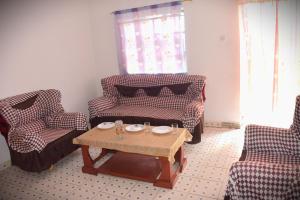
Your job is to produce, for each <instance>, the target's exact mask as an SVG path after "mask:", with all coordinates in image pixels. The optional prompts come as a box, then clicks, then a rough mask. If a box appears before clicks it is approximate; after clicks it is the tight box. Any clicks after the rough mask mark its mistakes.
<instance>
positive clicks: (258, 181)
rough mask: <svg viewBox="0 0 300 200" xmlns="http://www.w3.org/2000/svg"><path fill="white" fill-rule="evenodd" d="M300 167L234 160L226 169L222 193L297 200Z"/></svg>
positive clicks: (240, 197) (234, 196) (245, 196)
mask: <svg viewBox="0 0 300 200" xmlns="http://www.w3.org/2000/svg"><path fill="white" fill-rule="evenodd" d="M299 169H300V168H299V166H297V165H281V164H271V163H264V162H263V163H260V162H254V161H239V162H235V163H233V164H232V166H231V168H230V171H229V180H228V184H227V189H226V194H225V195H226V196H229V197H230V199H248V198H249V197H251V199H297V198H296V197H299V195H300V184H299V183H300V179H299V178H300V174H299Z"/></svg>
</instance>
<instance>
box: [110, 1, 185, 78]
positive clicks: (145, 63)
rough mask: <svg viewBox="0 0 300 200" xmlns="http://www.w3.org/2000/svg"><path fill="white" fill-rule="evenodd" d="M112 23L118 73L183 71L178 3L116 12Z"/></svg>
mask: <svg viewBox="0 0 300 200" xmlns="http://www.w3.org/2000/svg"><path fill="white" fill-rule="evenodd" d="M115 22H116V32H117V42H118V57H119V66H120V69H121V72H123V73H129V74H141V73H148V74H149V73H150V74H153V73H184V72H186V59H185V58H186V55H185V30H184V14H183V7H182V5H181V2H179V1H177V2H171V3H163V4H158V5H152V6H146V7H141V8H133V9H128V10H122V11H116V12H115Z"/></svg>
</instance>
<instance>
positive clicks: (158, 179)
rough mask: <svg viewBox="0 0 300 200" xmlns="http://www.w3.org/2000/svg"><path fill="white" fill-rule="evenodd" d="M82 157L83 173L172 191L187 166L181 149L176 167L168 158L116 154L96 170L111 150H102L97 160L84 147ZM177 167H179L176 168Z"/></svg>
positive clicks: (82, 147)
mask: <svg viewBox="0 0 300 200" xmlns="http://www.w3.org/2000/svg"><path fill="white" fill-rule="evenodd" d="M81 149H82V155H83V161H84V166H83V167H82V172H84V173H89V174H94V175H97V174H98V173H102V174H108V175H112V176H118V177H123V178H130V179H134V180H140V181H146V182H150V183H153V185H155V186H158V187H164V188H170V189H172V188H173V186H174V184H175V182H176V180H177V177H178V176H177V175H178V174H179V173H180V172H182V170H183V168H184V166H185V165H186V159H185V158H184V157H183V150H182V148H180V149H179V150H178V152H177V153H176V155H175V159H176V161H177V164H176V165H171V164H170V162H169V161H168V159H167V158H166V157H158V158H157V157H154V156H147V155H141V154H134V153H125V152H119V151H117V152H115V153H114V154H113V155H112V157H111V158H109V159H108V160H107V161H106V162H105V163H103V164H102V165H101V166H99V167H97V168H95V167H94V164H95V163H96V162H97V161H98V160H99V159H101V158H102V157H103V156H104V155H106V154H107V152H108V151H109V150H107V149H102V152H101V153H100V155H99V156H98V157H97V158H96V159H92V158H91V157H90V154H89V151H88V149H89V147H88V146H85V145H82V146H81ZM174 166H177V167H174Z"/></svg>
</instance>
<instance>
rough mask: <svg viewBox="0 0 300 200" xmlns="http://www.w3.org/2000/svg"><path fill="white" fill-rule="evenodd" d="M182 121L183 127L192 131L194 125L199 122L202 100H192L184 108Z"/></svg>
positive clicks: (202, 111) (202, 106)
mask: <svg viewBox="0 0 300 200" xmlns="http://www.w3.org/2000/svg"><path fill="white" fill-rule="evenodd" d="M183 112H184V113H183V116H182V119H181V121H182V123H183V126H184V127H185V128H187V129H188V130H189V131H190V132H193V130H194V128H195V126H196V125H197V124H199V123H200V121H201V117H202V116H203V113H204V104H203V102H202V101H195V100H194V101H192V102H190V103H189V104H188V105H187V106H186V107H185V109H184V111H183Z"/></svg>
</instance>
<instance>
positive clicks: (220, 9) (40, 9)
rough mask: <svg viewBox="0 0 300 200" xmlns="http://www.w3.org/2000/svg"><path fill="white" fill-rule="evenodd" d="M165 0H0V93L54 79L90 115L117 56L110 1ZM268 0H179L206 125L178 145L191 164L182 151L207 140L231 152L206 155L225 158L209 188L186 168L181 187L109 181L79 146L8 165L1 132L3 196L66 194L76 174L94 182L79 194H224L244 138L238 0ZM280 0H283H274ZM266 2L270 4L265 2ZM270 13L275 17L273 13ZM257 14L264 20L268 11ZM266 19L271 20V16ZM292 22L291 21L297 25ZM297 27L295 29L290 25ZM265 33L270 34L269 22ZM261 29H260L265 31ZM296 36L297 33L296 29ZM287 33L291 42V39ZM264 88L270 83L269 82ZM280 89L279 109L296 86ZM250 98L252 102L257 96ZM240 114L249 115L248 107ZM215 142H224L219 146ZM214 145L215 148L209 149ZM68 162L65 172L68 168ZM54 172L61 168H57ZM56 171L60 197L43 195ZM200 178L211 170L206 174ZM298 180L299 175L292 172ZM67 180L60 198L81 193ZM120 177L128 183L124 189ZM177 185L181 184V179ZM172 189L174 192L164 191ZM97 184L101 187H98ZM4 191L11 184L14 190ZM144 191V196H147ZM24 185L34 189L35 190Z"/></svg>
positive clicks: (116, 6)
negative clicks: (50, 160)
mask: <svg viewBox="0 0 300 200" xmlns="http://www.w3.org/2000/svg"><path fill="white" fill-rule="evenodd" d="M167 2H170V1H167V0H145V1H137V0H121V1H109V0H102V1H97V0H74V1H68V0H63V1H34V0H29V1H22V2H19V1H10V2H1V3H0V5H1V7H0V26H1V29H0V30H1V31H0V33H1V35H0V44H1V46H0V66H1V68H0V77H1V84H0V85H1V94H0V98H1V99H3V98H6V97H10V96H14V95H18V94H22V93H26V92H30V91H36V90H47V89H57V90H59V91H60V92H61V101H62V105H63V108H64V109H65V110H66V111H67V112H81V113H84V114H85V115H87V116H89V109H88V108H89V105H88V102H89V101H90V100H92V99H94V98H96V97H99V96H102V95H103V89H102V87H101V79H104V78H106V77H109V76H113V75H119V74H120V73H121V70H120V67H119V66H120V65H119V57H118V53H119V49H118V40H117V39H116V30H115V26H116V23H115V15H116V11H122V10H126V9H132V8H140V7H145V6H149V5H159V4H163V3H167ZM276 2H277V1H271V0H270V1H256V2H251V1H246V0H245V1H237V0H221V1H220V0H209V1H205V0H183V1H181V5H182V8H183V13H184V30H185V46H186V49H185V56H186V72H187V74H191V75H202V76H205V77H206V85H205V96H206V100H205V104H204V105H205V121H204V126H205V129H204V133H203V134H202V140H201V142H200V143H198V144H196V145H194V146H193V145H189V144H186V145H188V146H187V147H186V154H187V163H188V164H187V165H188V166H187V167H189V164H190V163H191V164H193V162H195V161H193V159H192V158H191V157H189V153H190V154H191V155H197V154H200V155H199V158H198V159H195V160H196V161H197V160H201V159H202V157H201V156H202V155H203V154H205V153H209V152H210V151H209V150H210V149H213V150H212V151H213V152H214V153H213V154H211V155H218V156H222V155H224V156H225V155H226V156H228V155H227V154H225V153H224V152H227V153H232V155H231V156H229V158H230V159H229V158H228V159H227V158H226V159H225V160H224V158H218V159H215V160H214V162H215V163H217V165H216V166H215V167H216V168H218V169H219V168H220V167H221V166H222V162H226V164H224V165H226V167H224V168H222V169H221V172H220V173H221V174H222V175H220V176H219V175H218V173H217V172H215V174H214V176H215V179H214V178H213V179H212V180H213V181H211V182H210V183H209V184H208V185H209V186H208V189H207V188H206V190H207V191H210V189H211V190H212V191H210V192H206V193H205V192H204V193H202V192H197V191H195V189H197V188H195V187H196V186H195V185H197V184H196V181H195V180H193V182H192V181H191V180H190V178H192V177H193V176H194V175H193V173H192V172H191V170H190V173H189V175H188V176H186V177H185V179H184V181H185V183H184V184H185V187H182V188H184V190H183V189H178V188H177V189H176V186H175V189H174V191H172V190H170V191H169V190H165V189H164V190H162V191H158V190H159V189H156V188H155V186H152V185H147V184H146V185H143V183H142V182H141V183H140V182H138V181H129V180H128V181H127V180H123V179H113V180H112V182H109V180H110V178H108V176H106V175H98V176H95V177H93V176H91V175H86V174H83V173H82V172H81V167H82V163H81V162H82V157H81V152H80V151H79V150H78V151H76V152H75V155H74V154H72V155H69V156H66V158H64V159H63V160H62V161H59V162H58V163H57V164H54V165H53V169H52V170H45V171H44V172H42V173H40V174H39V173H31V172H26V171H22V170H21V169H19V168H18V167H14V166H11V163H10V160H11V158H10V152H9V149H8V146H7V143H6V140H5V139H4V137H2V136H1V137H0V165H1V171H2V172H5V170H11V171H10V172H9V173H12V174H14V173H15V174H16V177H15V178H14V179H5V178H3V179H1V178H0V183H1V186H0V188H1V187H3V186H4V185H5V184H7V185H10V186H11V190H9V189H7V187H6V188H4V187H3V188H4V189H3V190H2V189H0V191H6V192H7V193H5V195H7V196H4V197H2V198H4V199H6V198H7V199H22V198H23V199H35V198H36V199H38V195H41V196H43V195H42V194H44V197H41V198H44V199H65V198H66V197H67V196H68V195H66V193H67V194H68V192H71V191H73V190H74V188H73V189H72V182H74V181H75V182H76V181H78V180H80V181H81V182H80V181H79V182H80V183H81V184H85V185H88V184H89V183H90V184H91V185H93V186H91V187H93V189H92V191H93V192H94V193H92V194H89V195H87V194H86V192H82V195H87V196H86V197H89V198H93V199H138V198H142V197H144V199H168V198H171V199H183V198H185V197H186V198H187V195H189V196H190V198H191V199H223V198H224V195H225V188H226V185H227V181H228V177H229V176H228V172H229V168H230V166H231V164H232V163H233V162H236V161H238V159H239V156H240V155H241V153H242V147H243V145H244V125H247V124H248V121H247V120H248V119H247V120H246V118H247V116H244V115H243V114H242V113H246V111H245V108H247V104H246V103H247V101H245V99H246V97H248V96H246V95H245V94H244V93H245V90H242V88H243V87H245V85H243V84H242V81H243V80H244V78H245V77H244V76H243V75H242V72H244V71H243V70H244V69H242V68H241V64H243V60H244V57H243V54H242V53H241V51H240V48H241V47H242V45H241V42H240V39H241V37H242V36H241V32H240V28H241V20H240V19H241V18H240V15H241V12H240V11H241V7H242V6H244V5H248V4H251V5H252V4H256V3H257V4H264V3H265V4H271V5H272V8H271V9H272V10H273V8H275V11H276V5H277V4H276ZM279 2H280V3H282V2H283V1H279ZM287 2H292V3H295V5H296V8H299V2H298V4H297V1H292V0H289V1H287ZM277 3H278V2H277ZM279 5H280V4H279ZM245 9H246V8H245ZM268 12H271V11H270V9H269V10H268ZM291 13H292V12H291ZM296 14H297V19H299V10H297V11H296ZM270 15H271V14H270ZM272 16H273V15H272ZM274 16H275V15H274ZM283 18H284V17H283ZM274 19H276V18H275V17H274ZM299 21H300V20H298V21H296V25H298V24H299ZM266 23H268V21H267V22H266ZM270 23H271V24H273V21H272V22H270ZM296 25H292V26H293V27H296ZM270 26H271V25H270ZM267 27H268V24H267ZM298 27H300V26H298ZM272 30H273V29H272ZM296 31H299V28H298V29H297V30H296ZM268 33H269V32H268ZM297 33H299V32H297ZM271 34H273V32H272V33H271ZM271 34H270V35H271ZM274 35H275V34H274ZM268 36H269V35H267V36H266V37H268ZM272 37H273V35H272ZM295 41H297V40H296V39H295ZM295 43H296V44H297V42H295ZM298 43H299V41H298ZM273 46H274V44H273ZM287 48H289V46H287ZM295 48H296V49H297V53H298V54H296V55H298V57H296V59H297V62H298V65H297V66H298V68H299V45H296V47H295ZM267 50H268V52H270V54H274V49H272V48H271V49H267ZM268 55H269V54H268ZM283 55H285V54H283ZM263 56H266V55H263ZM266 57H267V56H266ZM286 63H288V62H286ZM297 73H298V74H299V71H297ZM293 74H295V73H293ZM242 78H243V80H242ZM290 79H291V78H290ZM265 80H266V79H265ZM297 83H299V82H297ZM297 83H296V84H295V87H293V91H297V92H298V94H300V88H299V85H300V84H298V85H297ZM284 86H286V85H284ZM284 86H282V87H284ZM246 87H247V86H246ZM271 88H272V87H271ZM269 92H270V93H271V92H272V91H269ZM262 93H264V92H262ZM292 94H294V93H292ZM262 95H263V94H262ZM283 96H288V99H290V101H288V102H292V103H290V105H286V104H284V105H285V106H286V107H288V110H292V111H294V110H293V109H294V108H295V104H294V103H295V98H296V96H295V95H294V96H293V95H291V94H290V93H287V95H283ZM271 102H272V101H271ZM266 104H268V106H271V107H272V105H269V104H270V102H266ZM266 104H263V105H266ZM271 104H272V103H271ZM254 105H257V106H261V105H258V104H257V103H256V102H255V104H254ZM252 106H253V105H252ZM249 107H251V106H249ZM251 108H253V107H251ZM246 110H247V109H246ZM247 111H248V110H247ZM256 111H257V110H256ZM292 111H291V112H288V113H287V115H288V116H286V117H284V118H288V117H289V118H288V119H289V120H288V121H287V122H286V121H284V122H280V119H278V120H277V121H276V120H275V121H276V122H278V121H279V123H277V124H276V126H279V127H285V128H289V127H288V126H287V125H286V124H289V125H290V124H292V118H293V112H292ZM249 116H251V117H252V115H249ZM251 117H249V122H250V123H253V122H255V123H256V122H257V120H251V119H253V118H251ZM264 117H265V116H264ZM268 120H269V119H265V121H266V123H261V124H262V125H266V124H267V122H269V121H268ZM272 125H273V124H272ZM240 127H241V128H240ZM236 128H237V129H236ZM213 142H215V144H213ZM217 144H220V146H217ZM298 144H299V143H298ZM205 145H206V146H205ZM226 145H229V146H230V147H229V148H227V149H225V150H224V149H223V147H224V146H226ZM222 150H224V152H223V153H224V154H223V153H222ZM216 151H218V152H221V153H220V154H216ZM209 155H210V154H209ZM74 156H75V157H76V158H75V157H74ZM298 156H299V154H298ZM203 159H207V160H209V157H203ZM211 159H212V158H211ZM298 162H299V160H298ZM194 164H195V163H194ZM77 165H78V166H77ZM71 166H75V167H74V168H72V169H71V170H68V169H67V170H66V171H62V170H64V169H65V168H70V167H71ZM197 166H198V164H197V163H196V164H195V165H194V167H195V168H197ZM298 166H299V165H298ZM208 168H209V167H208ZM208 168H207V169H208ZM213 169H215V168H213ZM74 171H75V172H74ZM187 171H188V168H187ZM211 171H212V170H211ZM211 171H210V172H211ZM70 172H74V174H72V173H70ZM204 172H207V173H208V171H205V170H204ZM0 173H1V172H0ZM9 173H8V174H9ZM62 173H63V174H64V175H61V174H62ZM184 173H185V172H184V170H183V172H182V174H183V175H184ZM201 173H203V172H201ZM211 173H213V172H211ZM60 176H62V177H63V179H65V180H66V183H67V184H69V185H67V186H66V185H64V186H62V185H61V188H65V189H64V190H63V193H64V194H62V196H61V197H60V196H52V193H58V192H57V191H58V189H57V190H55V189H53V190H52V191H51V188H54V187H55V184H57V185H60V184H61V183H63V182H64V180H63V179H62V178H59V177H60ZM76 176H78V179H76ZM195 176H197V175H195ZM1 177H2V174H1ZM22 177H23V178H22ZM24 177H25V178H24ZM68 177H69V179H68ZM70 177H72V178H70ZM18 178H20V180H22V181H24V180H25V179H28V182H22V181H21V182H22V184H23V186H22V187H23V188H22V187H21V188H22V189H21V190H26V189H28V191H30V192H29V193H30V194H27V196H26V195H25V194H24V193H22V192H20V191H19V190H18V189H16V188H17V187H19V185H20V184H19V183H15V181H16V182H18ZM99 179H105V180H108V182H105V184H115V183H116V182H118V181H119V182H120V181H123V183H124V185H126V187H125V188H119V191H116V192H113V191H115V190H117V188H118V187H117V186H116V185H118V184H116V185H115V187H113V186H112V187H111V188H113V189H110V188H107V186H105V184H102V185H101V184H99V186H100V185H101V186H100V188H95V187H97V186H95V183H97V181H100V182H101V180H99ZM179 179H180V178H179ZM223 179H224V180H223ZM225 179H226V180H225ZM30 180H32V181H34V182H35V183H34V184H33V185H35V187H28V188H27V187H24V185H26V184H28V185H30ZM42 180H48V182H49V184H50V185H48V186H47V185H42V186H41V187H38V183H43V181H42ZM189 180H190V184H192V185H193V189H192V190H191V189H189V187H192V186H191V185H189ZM207 180H210V179H209V178H208V179H207ZM216 180H217V181H216ZM184 181H183V182H184ZM214 181H215V182H214ZM298 181H300V180H299V179H298ZM181 182H182V181H181ZM179 183H180V181H178V183H177V185H179ZM44 184H45V182H44ZM51 184H52V185H51ZM186 184H187V185H189V186H187V185H186ZM214 184H215V185H218V187H217V189H216V190H217V191H214V190H213V189H212V188H215V187H213V185H214ZM138 185H139V186H138ZM198 185H201V186H205V183H202V182H201V184H198ZM210 186H211V187H210ZM36 187H38V189H36ZM74 187H75V188H76V189H75V190H77V193H76V195H78V196H76V195H75V196H70V197H69V198H70V199H79V198H81V197H80V196H79V195H80V194H81V193H80V192H78V188H80V187H78V183H77V184H76V183H75V184H74ZM127 187H128V188H129V189H126V188H127ZM134 187H137V188H139V187H141V188H143V189H140V190H139V189H136V190H137V191H141V192H145V193H147V192H148V193H147V194H149V196H147V197H145V196H143V193H141V194H139V195H136V196H134V195H133V194H137V193H134V192H133V191H134V190H135V189H134ZM177 187H179V188H180V185H179V186H177ZM197 187H198V186H197ZM199 187H200V186H199ZM47 188H48V189H47ZM145 188H146V189H145ZM81 189H82V190H85V189H87V190H88V187H87V186H85V187H84V186H82V188H81ZM35 190H37V192H35ZM200 190H201V188H199V191H200ZM202 190H203V189H202ZM202 190H201V191H202ZM47 191H48V192H47ZM193 191H194V192H193ZM172 192H173V193H174V192H175V193H174V194H172ZM100 193H102V194H104V195H103V196H101V197H100V196H99V194H100ZM12 194H16V196H13V195H12ZM18 194H19V196H18ZM130 194H131V196H130ZM150 194H151V195H153V196H152V197H151V195H150ZM164 194H165V196H164ZM10 195H12V196H10ZM30 195H31V196H30ZM32 195H37V196H35V197H34V196H32ZM97 195H98V196H97ZM105 195H106V196H105ZM172 195H173V196H172ZM181 195H183V196H184V197H183V196H181ZM22 196H23V197H22ZM160 196H161V197H160ZM0 197H1V194H0ZM21 197H22V198H21ZM254 199H255V198H254Z"/></svg>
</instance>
